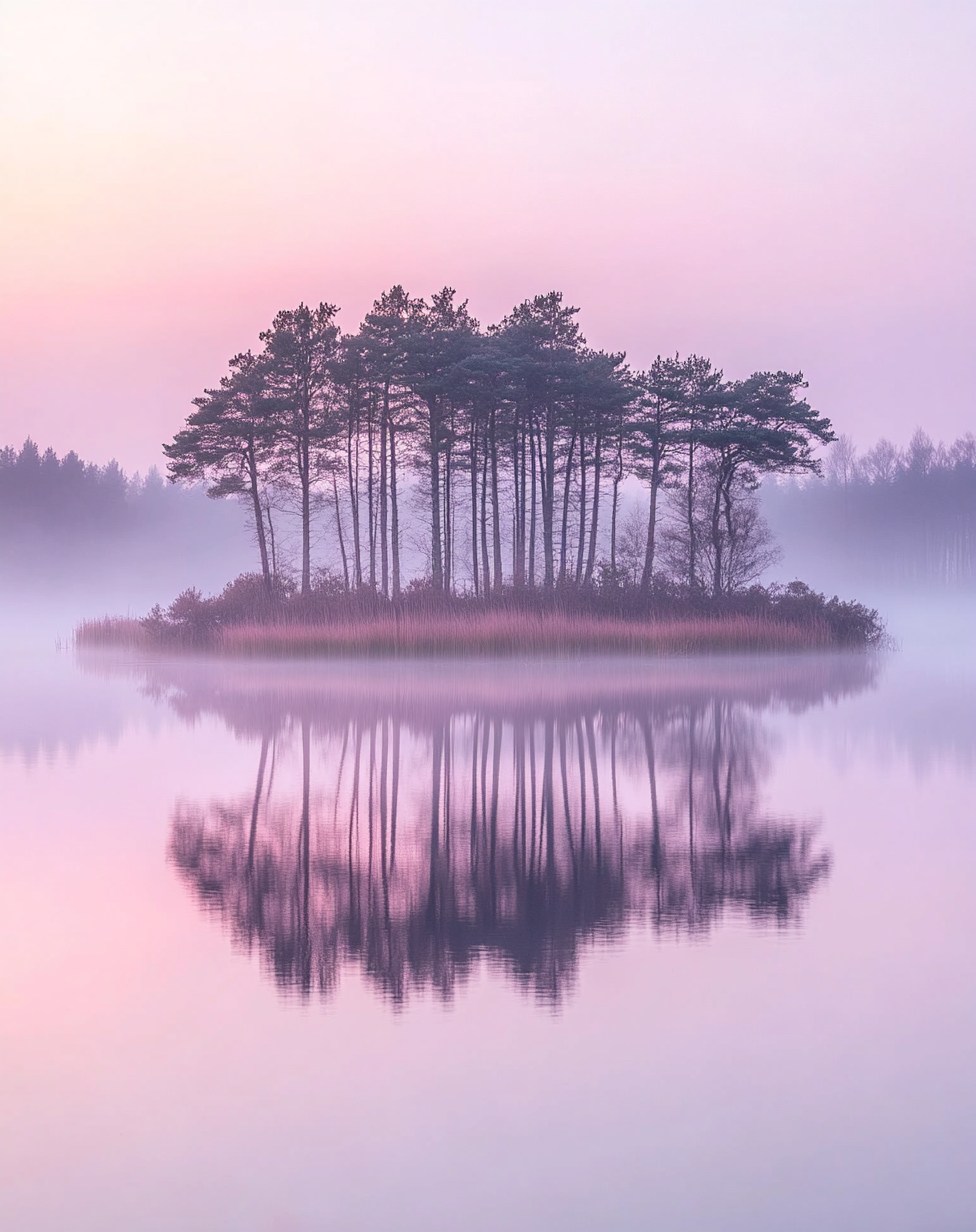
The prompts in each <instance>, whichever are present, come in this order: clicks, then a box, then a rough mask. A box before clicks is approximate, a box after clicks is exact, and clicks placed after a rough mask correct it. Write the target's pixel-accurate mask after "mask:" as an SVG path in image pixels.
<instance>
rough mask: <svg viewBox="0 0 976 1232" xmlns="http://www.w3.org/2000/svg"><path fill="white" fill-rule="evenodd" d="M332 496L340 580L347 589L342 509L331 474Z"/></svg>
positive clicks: (346, 561)
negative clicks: (340, 564) (337, 540)
mask: <svg viewBox="0 0 976 1232" xmlns="http://www.w3.org/2000/svg"><path fill="white" fill-rule="evenodd" d="M332 497H333V499H334V501H335V518H336V535H337V537H338V539H339V554H340V556H341V557H342V580H343V582H345V586H346V590H348V589H349V560H348V558H347V556H346V537H345V535H343V533H342V510H341V509H340V508H339V484H338V482H337V481H336V477H335V474H334V473H333V475H332Z"/></svg>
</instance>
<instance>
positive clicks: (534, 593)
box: [80, 573, 884, 653]
mask: <svg viewBox="0 0 976 1232" xmlns="http://www.w3.org/2000/svg"><path fill="white" fill-rule="evenodd" d="M567 621H568V622H570V623H568V624H567V623H566V622H567ZM560 622H562V623H560ZM689 629H693V630H695V637H696V639H697V641H698V642H699V643H700V646H699V648H702V649H709V648H711V649H725V650H736V649H740V650H741V649H763V648H768V649H797V650H800V649H816V648H826V647H865V646H878V645H881V644H882V643H883V641H884V626H883V624H882V622H881V620H880V618H879V616H878V613H877V612H876V611H873V610H872V609H870V608H867V607H865V606H863V605H862V604H860V603H855V602H845V601H842V600H840V599H838V598H836V597H834V598H832V599H828V598H827V597H826V596H825V595H822V594H818V593H817V592H815V591H813V590H811V589H810V588H809V587H808V586H806V585H804V584H803V583H802V582H792V583H790V585H788V586H785V587H780V586H771V587H763V586H752V587H749V589H748V590H744V591H742V592H740V593H738V594H735V595H726V596H720V597H719V598H718V599H716V598H714V597H713V596H710V595H708V594H706V593H704V592H702V591H700V590H694V589H690V588H689V587H687V586H686V585H684V584H678V583H674V582H668V581H666V580H664V579H659V580H657V581H655V583H654V585H653V587H652V589H651V591H650V593H649V594H648V593H645V592H642V591H641V590H640V588H639V587H626V586H624V587H621V586H616V585H614V586H611V585H608V584H607V583H606V582H604V584H603V585H596V586H594V587H590V588H577V587H570V588H566V589H564V590H559V589H556V590H555V591H546V590H545V589H544V588H536V589H534V590H530V589H528V588H521V589H516V588H513V587H507V588H506V589H505V590H503V591H502V592H500V593H499V594H497V595H494V596H492V600H491V604H490V607H489V606H487V605H486V604H485V602H484V600H483V599H479V598H477V597H475V596H474V595H468V596H466V597H457V596H453V595H448V594H446V593H445V592H443V591H441V592H437V591H435V590H434V589H433V588H432V586H431V585H430V583H429V582H428V583H423V584H418V583H413V584H411V585H410V586H409V587H407V588H406V590H405V591H404V592H403V594H402V595H401V598H400V601H399V603H398V604H397V605H396V609H395V615H394V613H393V612H392V611H391V606H390V604H389V602H388V601H386V600H384V599H383V598H382V596H379V595H377V594H375V592H371V591H360V592H348V591H346V590H345V589H344V588H343V587H342V586H341V585H338V586H337V585H336V583H335V581H334V580H330V579H328V578H324V579H322V580H321V581H320V582H319V583H318V584H315V585H313V586H312V588H311V589H310V591H309V592H308V593H307V594H306V595H302V594H300V593H299V591H298V589H297V587H296V586H295V585H294V583H291V582H288V581H283V580H280V579H276V580H275V581H274V582H273V584H272V588H271V590H270V591H269V590H268V588H267V587H266V586H265V584H264V579H263V578H262V576H261V575H260V574H257V573H251V574H243V575H242V576H241V577H239V578H236V579H235V580H234V581H233V582H231V583H229V584H228V585H227V586H226V587H225V588H224V590H223V591H222V593H221V594H219V595H215V596H212V597H209V598H205V597H204V596H202V595H201V594H200V592H199V591H197V590H195V589H191V590H186V591H184V592H183V593H182V594H181V595H179V596H178V597H177V598H176V599H175V600H174V601H173V603H171V604H170V605H169V607H168V608H163V607H161V606H157V607H155V608H154V609H153V610H152V611H151V612H150V613H149V615H148V616H147V617H145V618H144V619H143V620H142V621H141V622H138V624H137V622H133V621H128V622H122V624H118V625H117V622H113V621H111V620H109V621H107V622H100V621H95V622H90V623H89V624H87V625H85V626H83V627H82V629H81V631H80V632H81V641H82V642H84V643H87V644H90V645H97V644H99V643H102V642H104V643H106V644H111V643H117V642H119V641H126V640H129V639H130V638H134V640H135V641H136V642H144V643H145V644H149V645H155V646H167V645H171V646H174V647H179V648H186V647H197V648H200V649H212V648H216V647H223V648H227V647H229V646H230V645H232V644H233V645H235V646H236V645H238V643H240V642H241V638H240V637H239V636H237V634H236V633H234V631H240V630H244V631H245V633H246V638H250V639H251V640H252V641H253V640H254V639H255V637H256V638H257V640H258V642H260V643H262V644H263V642H265V641H267V639H268V638H269V637H271V638H272V640H273V641H274V644H275V646H276V647H278V646H279V644H281V645H284V644H286V643H289V642H290V641H294V637H293V633H294V634H295V635H298V637H299V640H300V641H301V643H302V645H304V644H305V643H306V642H308V641H309V638H311V640H312V641H313V642H315V643H316V644H321V646H322V647H327V646H328V645H329V644H331V643H334V642H337V640H338V641H339V642H341V643H342V644H343V645H344V646H345V645H346V644H347V643H348V647H349V648H355V647H359V649H361V650H362V649H368V648H370V647H371V646H373V644H374V643H376V642H377V641H379V642H381V643H382V647H383V648H384V649H390V648H393V649H395V651H396V652H397V653H405V652H406V651H407V648H408V646H409V645H410V644H412V643H416V644H417V645H418V646H420V647H421V649H424V650H429V649H431V648H432V647H434V646H435V643H437V642H446V641H449V642H450V643H451V646H452V648H453V649H455V650H458V651H459V652H460V651H464V652H466V653H475V652H479V650H480V651H481V652H488V651H491V650H492V649H497V646H496V645H495V643H498V644H501V643H504V644H505V647H506V648H507V649H509V650H512V651H517V650H519V649H522V650H525V651H526V652H527V653H529V652H535V651H537V650H538V649H539V648H540V647H541V646H547V647H548V648H549V649H551V650H557V649H560V645H558V644H557V642H558V638H557V637H556V633H557V632H558V631H559V630H562V635H563V638H562V640H563V641H564V642H565V643H566V647H562V648H564V649H565V648H567V647H569V648H572V643H573V639H574V638H577V639H578V638H583V639H585V642H586V645H587V646H589V647H590V648H597V649H600V648H602V649H607V650H613V649H620V648H621V646H623V645H624V644H629V643H630V642H631V641H633V640H634V639H635V638H636V639H637V640H638V641H640V640H641V639H643V640H644V641H647V640H648V639H650V640H654V639H660V638H661V636H662V634H663V635H664V637H665V639H666V641H667V644H668V645H669V646H670V645H672V644H675V645H679V644H683V642H682V639H683V638H685V637H686V636H687V634H688V630H689ZM289 630H292V631H293V632H292V633H289V632H288V631H289ZM228 634H233V636H231V637H230V638H228ZM540 639H541V640H540ZM245 640H246V639H245ZM387 643H389V645H387ZM489 643H490V644H489ZM577 648H582V646H580V647H577ZM279 649H280V647H279Z"/></svg>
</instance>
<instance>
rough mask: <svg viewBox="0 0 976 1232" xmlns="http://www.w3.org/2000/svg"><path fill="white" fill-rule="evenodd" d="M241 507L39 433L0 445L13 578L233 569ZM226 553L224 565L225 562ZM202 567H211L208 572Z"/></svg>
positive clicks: (5, 537)
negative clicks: (54, 445)
mask: <svg viewBox="0 0 976 1232" xmlns="http://www.w3.org/2000/svg"><path fill="white" fill-rule="evenodd" d="M247 554H248V552H247V541H246V538H245V537H244V535H243V534H242V526H241V520H240V514H239V512H238V511H237V510H236V509H234V508H230V507H226V506H221V505H215V504H214V502H213V501H209V500H208V499H207V497H206V495H205V493H204V491H203V489H202V488H200V487H197V488H190V487H186V486H182V485H181V486H174V485H172V484H167V483H166V482H165V481H164V480H163V478H162V476H161V475H160V474H159V472H158V471H157V470H156V469H155V468H153V469H152V470H150V471H149V473H148V474H147V475H146V476H145V477H144V478H143V477H140V476H139V475H134V476H132V477H129V476H127V475H126V474H125V472H124V471H123V470H122V468H121V467H120V466H119V464H118V463H117V462H114V461H113V462H109V463H108V464H107V465H104V466H98V465H96V464H95V463H92V462H86V461H83V460H82V459H81V458H80V457H79V456H78V454H77V453H75V452H74V451H71V452H69V453H67V454H65V455H64V456H63V457H60V458H59V457H58V455H57V454H56V453H55V452H54V450H53V449H45V450H43V451H42V450H40V449H39V448H38V446H37V445H36V444H35V442H34V441H32V440H27V441H25V442H24V444H23V445H22V446H21V447H20V448H19V449H17V448H14V447H12V446H9V445H8V446H7V447H6V448H3V449H0V568H2V570H3V574H4V579H5V581H6V583H7V584H8V585H9V584H10V583H13V584H15V585H18V586H19V585H20V584H22V583H27V582H29V583H31V584H32V585H33V584H35V583H38V584H43V585H44V586H45V587H51V586H54V587H58V586H61V585H63V584H64V583H65V582H66V581H69V580H70V581H71V582H72V583H73V584H75V583H77V582H79V581H86V582H91V583H92V584H94V582H95V581H96V579H101V581H102V582H103V583H104V582H105V580H106V571H108V574H110V575H112V576H114V577H116V578H118V579H122V578H128V579H130V580H132V579H136V578H138V579H142V580H143V581H148V580H150V579H153V578H155V579H157V580H158V581H159V582H160V583H162V582H164V581H165V582H167V584H175V585H181V586H185V585H186V584H187V583H188V582H190V581H193V580H197V581H202V580H203V577H206V578H208V579H210V578H213V579H215V580H216V579H218V578H219V579H223V578H226V576H227V574H228V572H233V571H234V570H236V569H240V568H241V567H242V566H243V565H244V564H245V563H246V559H247ZM218 562H222V564H219V565H218ZM201 575H202V576H201Z"/></svg>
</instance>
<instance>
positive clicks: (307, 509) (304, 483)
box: [299, 435, 312, 595]
mask: <svg viewBox="0 0 976 1232" xmlns="http://www.w3.org/2000/svg"><path fill="white" fill-rule="evenodd" d="M299 454H300V459H299V482H300V483H301V491H302V594H303V595H307V594H308V593H309V591H310V590H311V589H312V484H311V475H310V462H311V459H310V458H309V442H308V437H307V435H306V436H305V437H304V439H303V440H302V442H301V444H300V445H299Z"/></svg>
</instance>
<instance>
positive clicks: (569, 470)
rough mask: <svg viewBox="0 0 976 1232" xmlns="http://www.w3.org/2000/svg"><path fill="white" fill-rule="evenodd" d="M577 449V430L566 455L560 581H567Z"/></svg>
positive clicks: (574, 431) (571, 438)
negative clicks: (567, 543)
mask: <svg viewBox="0 0 976 1232" xmlns="http://www.w3.org/2000/svg"><path fill="white" fill-rule="evenodd" d="M575 448H576V429H575V428H574V429H573V434H572V436H571V437H570V438H569V453H568V454H567V455H566V474H565V477H564V480H563V516H562V535H561V536H560V540H559V580H560V582H565V581H566V539H567V535H568V533H569V485H570V483H571V482H572V478H573V451H574V450H575Z"/></svg>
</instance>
